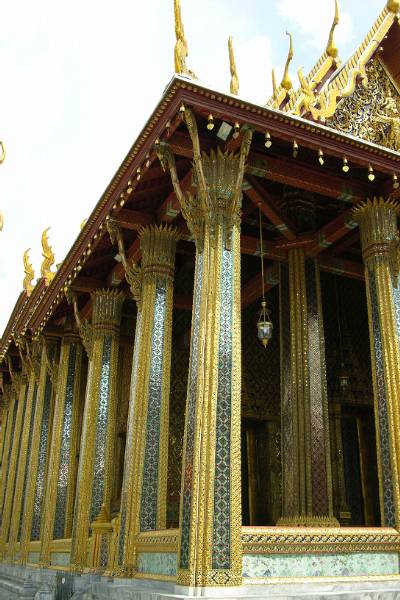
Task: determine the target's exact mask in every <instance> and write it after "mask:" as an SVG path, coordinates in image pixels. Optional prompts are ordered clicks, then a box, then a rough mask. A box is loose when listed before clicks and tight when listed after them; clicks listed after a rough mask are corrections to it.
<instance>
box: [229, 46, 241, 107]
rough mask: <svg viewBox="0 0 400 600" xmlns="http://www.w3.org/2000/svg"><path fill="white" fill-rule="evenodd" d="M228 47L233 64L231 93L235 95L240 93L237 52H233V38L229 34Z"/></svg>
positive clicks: (230, 62)
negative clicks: (236, 60)
mask: <svg viewBox="0 0 400 600" xmlns="http://www.w3.org/2000/svg"><path fill="white" fill-rule="evenodd" d="M228 49H229V64H230V66H231V94H234V95H235V96H237V95H238V93H239V77H238V74H237V69H236V62H235V54H234V52H233V38H232V36H229V39H228Z"/></svg>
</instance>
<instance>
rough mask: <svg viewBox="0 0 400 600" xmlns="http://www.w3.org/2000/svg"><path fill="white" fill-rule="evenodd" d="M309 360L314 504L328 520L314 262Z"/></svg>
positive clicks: (309, 267)
mask: <svg viewBox="0 0 400 600" xmlns="http://www.w3.org/2000/svg"><path fill="white" fill-rule="evenodd" d="M305 278H306V294H307V321H308V356H309V378H310V379H309V381H310V437H311V464H312V474H311V477H312V503H313V515H316V516H325V515H327V514H328V513H329V498H328V487H327V481H328V475H327V465H326V443H327V439H328V432H327V431H326V418H325V415H324V403H326V398H327V389H326V371H325V356H324V355H323V348H321V339H322V337H323V331H322V323H321V314H320V310H319V306H318V296H317V271H316V265H315V261H314V260H313V259H311V260H306V262H305Z"/></svg>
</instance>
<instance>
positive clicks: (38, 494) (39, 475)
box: [30, 375, 52, 541]
mask: <svg viewBox="0 0 400 600" xmlns="http://www.w3.org/2000/svg"><path fill="white" fill-rule="evenodd" d="M51 391H52V385H51V380H50V376H49V375H47V377H46V385H45V390H44V402H43V414H42V426H41V430H40V440H39V460H38V466H37V472H36V487H35V497H34V501H33V519H32V528H31V538H30V539H31V541H35V540H39V539H40V526H41V520H42V503H43V497H44V486H45V478H46V460H47V445H48V441H49V425H50V402H51Z"/></svg>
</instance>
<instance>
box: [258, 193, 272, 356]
mask: <svg viewBox="0 0 400 600" xmlns="http://www.w3.org/2000/svg"><path fill="white" fill-rule="evenodd" d="M258 216H259V225H260V259H261V289H262V302H261V310H260V313H259V317H258V322H257V335H258V339H259V340H260V342H261V343H262V345H263V346H264V348H266V347H267V346H268V344H269V342H270V340H271V339H272V334H273V330H274V325H273V323H272V321H271V319H270V316H269V310H268V309H267V302H266V300H265V289H264V244H263V232H262V217H261V206H260V205H259V207H258Z"/></svg>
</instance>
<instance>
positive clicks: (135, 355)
mask: <svg viewBox="0 0 400 600" xmlns="http://www.w3.org/2000/svg"><path fill="white" fill-rule="evenodd" d="M141 330H142V313H141V312H140V311H139V312H138V313H137V317H136V327H135V344H134V350H133V361H132V377H131V387H130V398H129V415H128V424H127V438H126V448H125V460H124V478H123V483H122V492H121V509H120V531H119V537H118V564H119V565H122V563H123V558H124V545H125V529H126V512H127V494H128V486H129V485H130V482H129V480H128V479H129V476H130V473H129V467H130V466H131V465H130V463H129V461H128V460H127V458H128V457H131V456H132V444H133V436H132V435H131V434H130V431H131V427H132V426H133V423H132V419H133V415H134V406H133V403H134V402H135V398H136V383H137V370H138V360H139V339H140V335H141Z"/></svg>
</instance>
